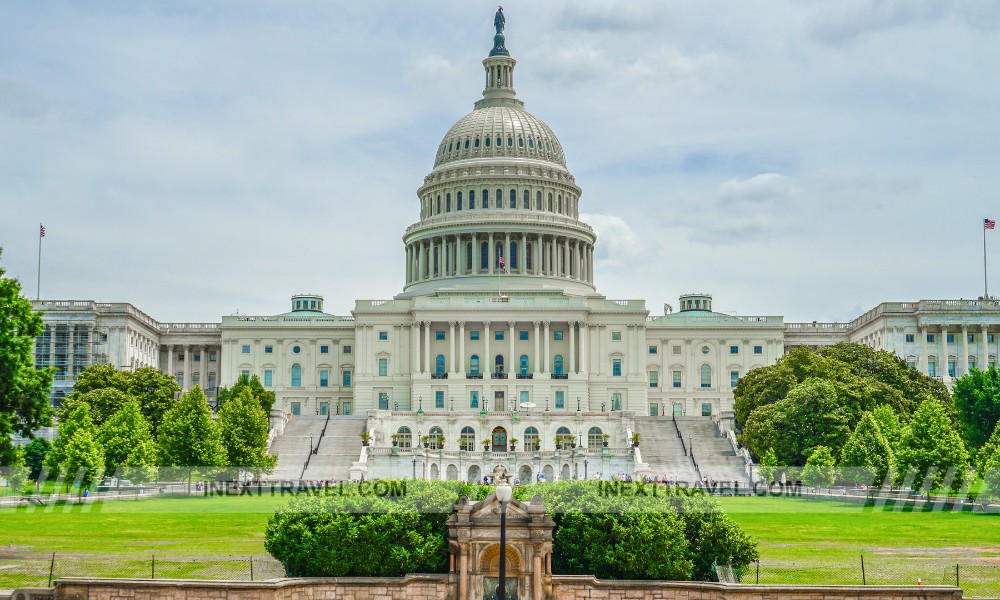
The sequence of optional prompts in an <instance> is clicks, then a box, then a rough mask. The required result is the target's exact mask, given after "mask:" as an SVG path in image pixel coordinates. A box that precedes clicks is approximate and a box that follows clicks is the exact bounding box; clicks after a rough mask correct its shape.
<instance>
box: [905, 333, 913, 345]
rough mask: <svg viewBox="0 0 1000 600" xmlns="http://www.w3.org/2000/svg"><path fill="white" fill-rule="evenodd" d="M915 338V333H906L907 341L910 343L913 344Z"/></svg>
mask: <svg viewBox="0 0 1000 600" xmlns="http://www.w3.org/2000/svg"><path fill="white" fill-rule="evenodd" d="M913 338H914V336H913V334H912V333H908V334H906V341H907V342H908V343H910V344H912V343H913Z"/></svg>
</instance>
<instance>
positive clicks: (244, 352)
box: [243, 344, 250, 354]
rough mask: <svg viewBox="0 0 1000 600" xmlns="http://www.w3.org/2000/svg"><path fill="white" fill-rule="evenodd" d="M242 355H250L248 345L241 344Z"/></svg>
mask: <svg viewBox="0 0 1000 600" xmlns="http://www.w3.org/2000/svg"><path fill="white" fill-rule="evenodd" d="M243 354H250V344H243Z"/></svg>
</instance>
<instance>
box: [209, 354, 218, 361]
mask: <svg viewBox="0 0 1000 600" xmlns="http://www.w3.org/2000/svg"><path fill="white" fill-rule="evenodd" d="M216 360H218V359H217V358H215V352H209V353H208V361H209V362H215V361H216Z"/></svg>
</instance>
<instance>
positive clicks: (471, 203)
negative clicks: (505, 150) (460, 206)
mask: <svg viewBox="0 0 1000 600" xmlns="http://www.w3.org/2000/svg"><path fill="white" fill-rule="evenodd" d="M478 147H479V139H476V148H478ZM473 208H476V190H469V209H470V210H471V209H473Z"/></svg>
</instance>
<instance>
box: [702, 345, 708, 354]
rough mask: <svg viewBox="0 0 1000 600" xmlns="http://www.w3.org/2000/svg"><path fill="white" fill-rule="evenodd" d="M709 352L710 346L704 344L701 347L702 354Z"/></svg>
mask: <svg viewBox="0 0 1000 600" xmlns="http://www.w3.org/2000/svg"><path fill="white" fill-rule="evenodd" d="M709 352H710V350H709V349H708V346H702V347H701V353H702V354H708V353H709Z"/></svg>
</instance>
